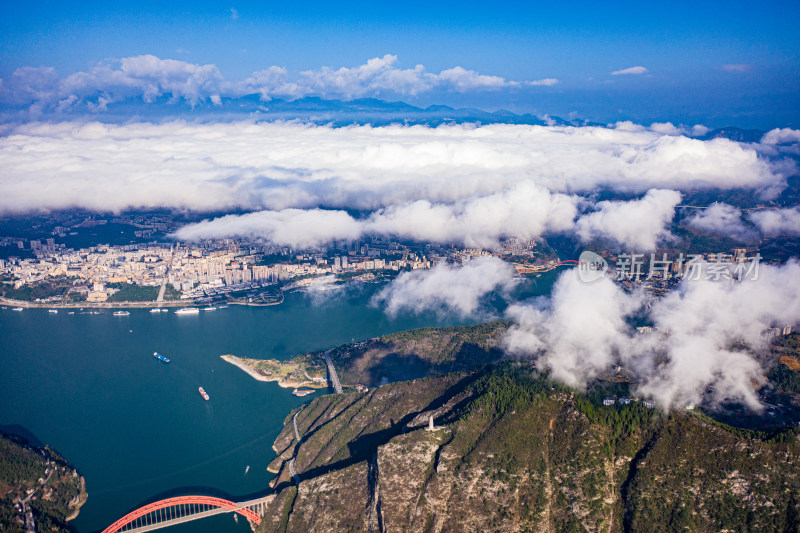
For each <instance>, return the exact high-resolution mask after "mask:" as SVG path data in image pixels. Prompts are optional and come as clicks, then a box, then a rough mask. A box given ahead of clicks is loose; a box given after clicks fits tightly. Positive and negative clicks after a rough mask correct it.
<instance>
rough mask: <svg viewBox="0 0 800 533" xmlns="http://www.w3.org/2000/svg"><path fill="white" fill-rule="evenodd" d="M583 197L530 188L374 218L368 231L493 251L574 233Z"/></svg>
mask: <svg viewBox="0 0 800 533" xmlns="http://www.w3.org/2000/svg"><path fill="white" fill-rule="evenodd" d="M576 203H577V198H575V197H573V196H567V195H564V194H551V193H550V192H549V191H547V190H545V189H542V188H539V187H536V186H534V185H532V184H530V183H523V184H519V185H515V186H514V187H512V188H510V189H507V190H505V191H502V192H498V193H495V194H490V195H488V196H483V197H479V198H474V199H470V200H468V201H465V202H459V203H457V204H432V203H431V202H430V201H428V200H418V201H416V202H413V203H409V204H403V205H399V206H391V207H389V208H386V209H384V210H381V211H379V212H377V213H374V214H373V215H372V216H371V217H370V219H369V221H368V223H367V224H366V228H365V232H367V233H378V234H384V235H394V236H399V237H401V238H407V239H414V240H419V241H430V242H459V243H464V244H465V245H466V246H469V247H481V248H492V247H494V246H496V245H497V243H498V242H499V240H500V239H501V238H502V237H519V238H522V239H534V238H538V237H540V236H541V235H543V234H544V233H546V232H549V233H552V232H560V231H566V230H569V229H571V228H572V225H573V220H574V218H575V214H576V212H577V209H576V207H575V205H576Z"/></svg>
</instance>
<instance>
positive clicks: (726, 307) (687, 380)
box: [506, 262, 800, 409]
mask: <svg viewBox="0 0 800 533" xmlns="http://www.w3.org/2000/svg"><path fill="white" fill-rule="evenodd" d="M797 279H800V265H798V263H796V262H791V263H788V264H786V265H783V266H780V267H775V266H770V265H761V266H760V271H759V276H758V279H756V280H748V281H744V282H741V283H730V282H714V281H710V280H702V281H688V280H686V279H684V280H683V281H682V282H681V285H680V287H679V289H678V290H676V291H673V292H671V293H670V294H669V295H667V296H666V297H664V298H661V299H658V300H655V301H654V302H652V305H651V306H650V307H649V310H647V308H646V307H644V303H645V299H644V296H643V295H642V294H641V293H632V294H627V293H625V292H624V291H623V290H622V289H621V288H619V287H618V286H617V285H615V284H614V283H613V282H612V281H611V280H609V279H607V278H602V279H601V280H598V281H596V282H594V283H591V284H586V283H582V282H581V281H580V280H579V279H578V277H577V276H576V275H575V274H574V273H573V272H565V273H564V274H562V275H561V277H560V278H559V280H558V281H557V283H556V285H555V286H554V288H553V292H552V295H551V297H550V298H549V299H540V300H538V301H536V302H535V303H534V304H517V305H514V306H511V307H510V308H509V310H508V316H509V318H511V319H512V320H514V321H515V325H514V326H513V327H512V328H511V329H510V330H509V334H508V336H507V338H506V344H507V346H508V348H509V350H510V351H511V352H512V353H514V354H517V355H519V356H523V357H532V358H535V359H536V360H537V361H538V364H540V365H542V366H543V367H545V368H549V369H551V370H552V372H553V375H554V376H555V377H556V378H558V379H560V380H562V381H564V382H565V383H568V384H570V385H573V386H584V385H585V384H586V383H588V382H589V381H590V380H592V379H594V378H596V377H598V376H599V375H600V374H603V373H605V372H607V371H609V370H610V365H611V364H622V365H623V366H624V367H625V368H626V370H628V371H630V372H632V373H633V374H634V376H635V377H636V379H637V380H638V385H637V389H638V390H637V392H638V394H641V395H643V396H645V397H648V396H649V397H653V398H655V399H656V400H657V402H658V404H659V405H660V406H661V407H664V408H671V407H681V406H683V405H685V404H686V403H688V402H695V403H697V402H699V401H700V400H701V399H702V398H703V397H704V396H706V390H707V389H708V387H709V386H713V393H712V395H711V398H709V399H710V400H711V401H722V400H724V399H733V400H739V401H743V402H746V403H747V404H748V405H750V406H751V407H752V408H754V409H757V408H758V400H757V397H756V394H755V391H754V383H759V382H761V381H762V375H763V370H762V368H761V367H760V365H759V363H758V362H757V354H758V352H759V351H760V350H761V349H762V345H763V342H764V339H763V337H762V336H761V332H762V331H763V330H764V329H765V328H767V327H770V326H771V325H773V324H781V325H782V324H796V323H797V322H798V321H800V285H798V284H797V283H796V282H795V280H797ZM645 310H646V311H645ZM643 312H646V317H647V318H649V319H650V320H651V321H652V323H653V324H654V325H655V326H656V327H657V328H659V330H660V331H661V333H653V334H644V335H643V334H636V333H635V331H634V330H633V329H632V328H631V327H630V326H629V324H628V323H627V320H628V319H630V318H631V317H633V316H634V315H637V316H638V315H641V314H642V313H643Z"/></svg>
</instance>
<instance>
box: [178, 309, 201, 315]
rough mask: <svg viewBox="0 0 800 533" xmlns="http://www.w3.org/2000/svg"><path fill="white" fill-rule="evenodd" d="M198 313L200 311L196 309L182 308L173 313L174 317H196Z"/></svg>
mask: <svg viewBox="0 0 800 533" xmlns="http://www.w3.org/2000/svg"><path fill="white" fill-rule="evenodd" d="M199 313H200V310H199V309H198V308H196V307H183V308H181V309H178V310H177V311H175V314H176V315H197V314H199Z"/></svg>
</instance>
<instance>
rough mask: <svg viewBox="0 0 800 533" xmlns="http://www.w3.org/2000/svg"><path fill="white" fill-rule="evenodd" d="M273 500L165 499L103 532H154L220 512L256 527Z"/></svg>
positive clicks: (133, 513)
mask: <svg viewBox="0 0 800 533" xmlns="http://www.w3.org/2000/svg"><path fill="white" fill-rule="evenodd" d="M274 498H275V495H274V494H269V495H267V496H263V497H261V498H256V499H254V500H248V501H245V502H232V501H228V500H225V499H222V498H215V497H213V496H178V497H175V498H167V499H165V500H159V501H157V502H153V503H149V504H147V505H144V506H142V507H140V508H138V509H136V510H135V511H131V512H130V513H128V514H126V515H125V516H123V517H122V518H120V519H119V520H117V521H116V522H114V523H113V524H111V525H110V526H108V527H107V528H105V529H104V530H103V533H116V532H117V531H124V532H126V533H131V532H136V533H138V532H144V531H154V530H156V529H161V528H164V527H169V526H174V525H176V524H182V523H184V522H191V521H192V520H199V519H201V518H206V517H208V516H213V515H217V514H222V513H238V514H240V515H242V516H244V517H245V518H247V519H248V520H249V521H250V522H252V523H254V524H256V525H257V524H260V523H261V517H262V516H264V513H265V512H266V508H267V504H268V503H269V502H271V501H272V500H273V499H274Z"/></svg>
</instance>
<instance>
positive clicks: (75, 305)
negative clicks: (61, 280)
mask: <svg viewBox="0 0 800 533" xmlns="http://www.w3.org/2000/svg"><path fill="white" fill-rule="evenodd" d="M281 303H282V302H277V303H274V304H257V303H245V302H220V303H219V304H212V305H245V306H250V307H267V306H271V305H280V304H281ZM0 305H7V306H9V307H22V308H25V309H81V308H86V307H90V308H95V309H117V308H119V309H150V308H156V307H195V306H201V305H203V306H204V305H208V304H207V303H205V302H204V303H197V302H194V301H186V300H183V301H181V300H165V301H163V302H156V301H147V302H70V303H65V302H51V303H42V302H28V301H25V300H12V299H11V298H5V297H2V296H0Z"/></svg>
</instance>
